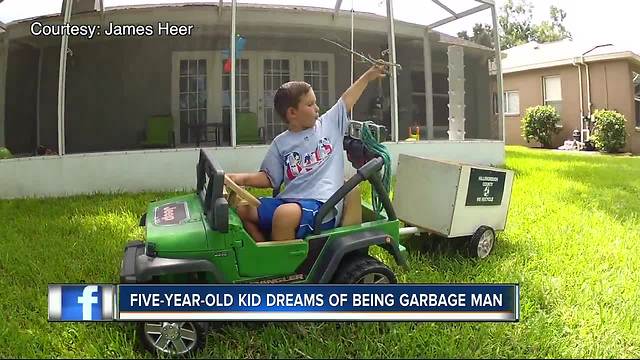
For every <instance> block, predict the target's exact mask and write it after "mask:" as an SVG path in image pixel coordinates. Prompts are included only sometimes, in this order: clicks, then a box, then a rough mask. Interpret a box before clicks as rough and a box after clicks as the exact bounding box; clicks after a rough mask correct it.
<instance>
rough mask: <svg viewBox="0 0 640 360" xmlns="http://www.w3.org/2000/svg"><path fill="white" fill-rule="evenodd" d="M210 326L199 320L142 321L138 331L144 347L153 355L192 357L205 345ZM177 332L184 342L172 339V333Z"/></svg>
mask: <svg viewBox="0 0 640 360" xmlns="http://www.w3.org/2000/svg"><path fill="white" fill-rule="evenodd" d="M208 328H209V327H208V324H207V323H206V322H198V321H184V322H166V321H165V322H161V321H157V322H141V323H138V327H137V333H138V338H139V339H140V342H141V343H142V345H143V346H144V348H145V349H146V350H147V351H149V352H150V353H151V354H153V355H160V354H164V355H171V356H181V357H191V356H193V355H195V354H196V353H198V352H199V351H201V350H202V349H203V348H204V347H205V345H206V343H207V333H208ZM163 330H164V333H163ZM176 332H177V333H178V334H180V335H181V336H180V338H179V340H181V341H182V343H180V342H179V341H173V340H170V339H171V338H170V335H172V333H173V334H176ZM163 345H164V346H163Z"/></svg>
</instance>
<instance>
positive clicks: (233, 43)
mask: <svg viewBox="0 0 640 360" xmlns="http://www.w3.org/2000/svg"><path fill="white" fill-rule="evenodd" d="M229 81H230V82H231V84H229V85H230V86H229V89H230V90H229V91H231V109H230V110H231V111H230V114H231V146H232V147H236V0H232V1H231V78H230V79H229Z"/></svg>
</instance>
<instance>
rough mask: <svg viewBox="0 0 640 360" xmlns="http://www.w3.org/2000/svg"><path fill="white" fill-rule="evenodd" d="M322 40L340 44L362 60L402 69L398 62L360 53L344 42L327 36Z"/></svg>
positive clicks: (339, 45)
mask: <svg viewBox="0 0 640 360" xmlns="http://www.w3.org/2000/svg"><path fill="white" fill-rule="evenodd" d="M322 40H324V41H327V42H330V43H332V44H334V45H336V46H338V47H340V48H342V49H344V50H346V51H348V52H350V53H352V54H354V55H357V56H359V57H360V58H361V59H362V60H365V61H366V62H368V63H370V64H372V65H385V66H387V67H391V66H395V67H397V68H398V70H402V65H400V64H398V63H392V62H389V61H384V60H381V59H373V58H371V57H370V56H366V55H363V54H361V53H359V52H357V51H354V50H351V49H349V48H348V47H346V46H344V45H342V44H340V43H338V42H335V41H333V40H329V39H327V38H322Z"/></svg>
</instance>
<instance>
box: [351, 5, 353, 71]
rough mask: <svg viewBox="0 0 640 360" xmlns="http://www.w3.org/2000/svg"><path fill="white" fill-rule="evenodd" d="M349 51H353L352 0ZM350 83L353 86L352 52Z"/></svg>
mask: <svg viewBox="0 0 640 360" xmlns="http://www.w3.org/2000/svg"><path fill="white" fill-rule="evenodd" d="M351 51H353V0H351ZM351 83H352V84H353V52H352V53H351Z"/></svg>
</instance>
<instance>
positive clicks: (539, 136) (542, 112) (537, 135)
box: [522, 105, 560, 148]
mask: <svg viewBox="0 0 640 360" xmlns="http://www.w3.org/2000/svg"><path fill="white" fill-rule="evenodd" d="M559 122H560V116H559V115H558V113H556V109H555V108H554V107H553V106H549V105H539V106H534V107H530V108H528V109H527V111H526V112H525V114H524V117H523V118H522V137H524V138H525V140H527V142H530V141H531V140H535V141H537V142H539V143H541V144H542V146H544V147H545V148H550V147H551V138H552V137H553V135H555V134H557V133H558V131H559V129H558V128H557V127H556V125H557V124H558V123H559Z"/></svg>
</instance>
